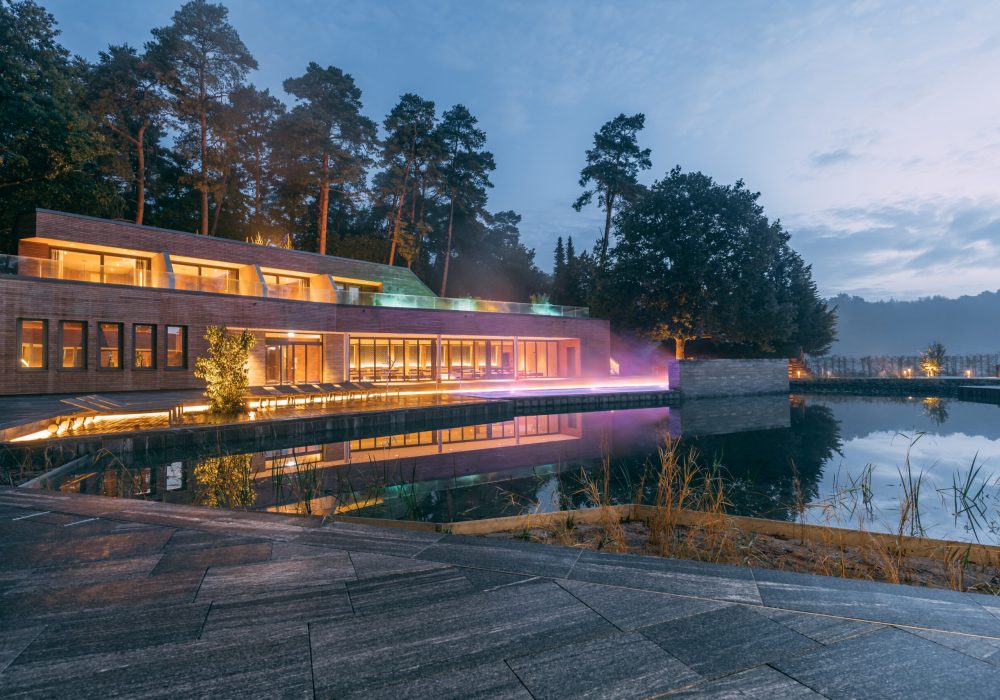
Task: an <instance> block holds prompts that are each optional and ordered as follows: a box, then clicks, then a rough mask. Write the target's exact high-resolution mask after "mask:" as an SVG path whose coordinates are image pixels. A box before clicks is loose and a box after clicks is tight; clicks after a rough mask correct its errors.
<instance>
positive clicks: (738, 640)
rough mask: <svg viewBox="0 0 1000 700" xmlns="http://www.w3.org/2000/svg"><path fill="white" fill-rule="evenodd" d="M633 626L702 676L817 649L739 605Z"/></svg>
mask: <svg viewBox="0 0 1000 700" xmlns="http://www.w3.org/2000/svg"><path fill="white" fill-rule="evenodd" d="M639 631H640V632H641V633H642V634H643V635H644V636H645V637H647V638H649V639H651V640H652V641H653V642H655V643H656V644H658V645H659V646H661V647H662V648H663V649H665V650H667V651H668V652H670V653H671V654H673V655H674V656H676V657H677V658H678V659H680V660H681V661H682V662H684V663H685V664H686V665H687V666H689V667H691V668H692V669H694V670H695V671H696V672H698V673H699V674H701V675H702V676H705V677H713V676H722V675H726V674H730V673H734V672H736V671H742V670H745V669H748V668H752V667H754V666H759V665H761V664H765V663H769V662H772V661H775V660H777V659H781V658H784V657H787V656H793V655H796V654H802V653H805V652H807V651H811V650H813V649H819V648H821V645H820V643H819V642H816V641H814V640H812V639H810V638H809V637H806V636H805V635H802V634H799V633H798V632H796V631H794V630H792V629H789V628H788V627H785V626H784V625H781V624H779V623H777V622H774V621H773V620H770V619H768V618H766V617H764V616H763V615H758V614H757V613H756V612H755V611H754V610H753V609H752V608H750V607H747V606H742V605H733V606H729V607H726V608H721V609H719V610H710V611H708V612H704V613H699V614H698V615H692V616H690V617H683V618H680V619H677V620H671V621H669V622H661V623H660V624H658V625H652V626H651V627H643V628H642V629H640V630H639Z"/></svg>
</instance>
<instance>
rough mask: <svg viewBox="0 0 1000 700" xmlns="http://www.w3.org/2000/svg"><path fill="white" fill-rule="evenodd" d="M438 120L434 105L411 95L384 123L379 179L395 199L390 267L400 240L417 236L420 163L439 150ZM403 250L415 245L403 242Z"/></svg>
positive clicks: (391, 112)
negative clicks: (416, 219)
mask: <svg viewBox="0 0 1000 700" xmlns="http://www.w3.org/2000/svg"><path fill="white" fill-rule="evenodd" d="M436 118H437V117H436V112H435V109H434V103H433V102H431V101H430V100H425V99H423V98H422V97H420V96H419V95H414V94H413V93H409V92H408V93H406V94H405V95H403V96H402V97H400V98H399V102H398V103H396V105H395V106H394V107H393V108H392V110H390V112H389V114H388V115H386V117H385V120H384V121H383V122H382V126H383V127H384V128H385V131H386V136H385V138H384V139H383V141H382V164H383V167H384V168H385V172H384V173H383V177H382V178H380V180H381V182H382V185H383V187H385V188H386V189H387V190H388V191H389V192H391V193H392V197H393V200H394V205H393V209H392V213H391V215H390V218H391V221H390V226H391V230H392V238H391V243H390V246H389V264H390V265H393V264H395V260H396V252H397V249H398V248H399V247H400V237H401V236H408V237H409V238H413V237H414V235H415V231H414V229H415V227H416V221H415V213H416V195H417V192H418V191H419V190H418V182H417V181H418V179H419V175H420V173H419V169H420V165H421V163H423V162H429V161H431V160H433V158H432V157H431V155H432V154H433V153H434V152H435V151H436V150H437V148H438V143H437V140H436V133H435V128H434V127H435V122H436ZM407 203H409V209H410V224H409V227H408V229H407V227H406V225H405V224H404V216H405V213H406V205H407ZM404 247H412V246H408V245H407V243H406V242H404Z"/></svg>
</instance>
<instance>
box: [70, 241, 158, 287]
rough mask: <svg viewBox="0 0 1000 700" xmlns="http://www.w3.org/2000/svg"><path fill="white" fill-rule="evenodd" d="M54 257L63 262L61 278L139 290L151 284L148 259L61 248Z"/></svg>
mask: <svg viewBox="0 0 1000 700" xmlns="http://www.w3.org/2000/svg"><path fill="white" fill-rule="evenodd" d="M51 255H52V259H53V260H55V261H56V262H58V263H60V265H59V268H60V277H61V278H62V279H67V280H79V281H82V282H104V283H105V284H127V285H133V286H139V287H147V286H149V285H150V284H151V280H150V261H149V260H148V259H147V258H133V257H129V256H125V255H105V254H103V253H88V252H84V251H78V250H59V249H53V250H52V251H51Z"/></svg>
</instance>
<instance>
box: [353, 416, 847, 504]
mask: <svg viewBox="0 0 1000 700" xmlns="http://www.w3.org/2000/svg"><path fill="white" fill-rule="evenodd" d="M663 427H665V426H663ZM663 434H664V431H663V430H656V429H655V426H651V427H650V429H649V430H648V431H646V432H644V433H643V434H641V435H639V436H637V435H635V434H634V433H629V434H628V440H627V441H624V440H623V441H622V442H615V441H614V440H611V443H612V444H613V454H612V460H611V493H610V496H611V498H610V500H611V502H613V503H631V502H634V501H635V500H636V495H637V493H641V496H640V497H641V498H643V499H644V500H646V501H647V502H648V501H652V497H653V494H654V493H655V490H656V484H655V483H654V481H653V475H654V474H655V471H656V469H657V467H658V462H659V458H658V448H659V447H661V446H662V444H663V442H662V435H663ZM612 437H613V436H612ZM841 444H842V442H841V437H840V425H839V423H838V421H837V419H836V418H835V417H834V414H833V411H832V410H831V409H830V408H829V407H827V406H824V405H811V406H810V405H807V404H806V402H805V401H804V400H802V399H798V398H794V399H792V402H791V407H790V427H788V428H778V429H773V430H759V431H752V432H744V433H733V434H728V435H712V436H703V437H688V438H683V439H682V440H681V445H680V449H681V450H682V451H686V450H688V449H690V448H694V449H696V450H697V451H698V453H699V455H700V456H699V460H698V461H699V464H700V465H702V466H703V467H711V466H712V464H713V463H714V462H716V461H718V462H719V463H720V464H721V466H722V470H723V474H724V476H725V480H726V483H727V486H728V488H729V493H730V498H731V501H732V506H731V508H730V511H731V512H732V513H734V514H737V515H761V516H767V517H771V518H779V519H786V520H787V519H791V518H792V517H794V504H795V503H796V501H797V495H796V486H795V476H796V473H797V475H798V479H799V489H800V493H801V498H802V500H803V502H806V503H808V502H809V501H811V500H814V499H816V498H817V497H818V493H819V482H820V479H821V477H822V474H823V466H824V465H825V464H826V463H827V461H828V460H830V459H831V458H832V457H833V455H834V453H835V452H839V450H840V447H841ZM793 464H794V465H795V468H794V470H793V468H792V465H793ZM581 470H582V471H585V472H586V473H587V474H588V475H589V476H590V478H596V477H597V475H598V474H599V473H600V471H601V459H600V458H599V457H596V456H595V458H594V459H590V460H574V461H571V462H567V463H564V464H561V465H559V466H558V468H557V469H555V470H550V469H545V470H541V469H540V470H539V473H532V474H524V473H523V472H522V473H520V474H510V475H505V474H500V475H497V474H491V475H489V476H488V477H486V478H487V479H488V480H486V481H482V482H478V483H477V481H476V479H475V477H459V478H456V479H441V480H436V481H430V482H413V481H409V482H407V480H405V479H403V480H402V481H398V482H396V483H394V484H392V485H390V486H389V487H388V488H386V489H385V491H384V495H385V500H384V502H383V503H380V504H379V505H377V506H370V507H366V508H362V509H360V510H358V511H357V512H356V513H355V514H356V515H361V516H368V517H388V518H407V519H416V520H425V521H434V522H448V521H457V520H471V519H481V518H492V517H502V516H507V515H518V514H521V513H530V512H535V511H536V510H538V509H539V505H541V506H542V508H541V509H543V510H549V509H551V508H568V509H571V508H583V507H587V506H588V505H590V504H589V503H588V499H587V496H586V495H585V494H584V493H583V492H582V485H583V484H582V482H583V479H582V477H581ZM484 476H485V475H484Z"/></svg>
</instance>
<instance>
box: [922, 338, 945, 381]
mask: <svg viewBox="0 0 1000 700" xmlns="http://www.w3.org/2000/svg"><path fill="white" fill-rule="evenodd" d="M944 358H945V349H944V345H942V344H941V343H939V342H938V341H936V340H935V341H934V342H933V343H931V344H930V345H928V346H927V349H926V350H924V351H923V352H922V353H920V369H921V370H923V372H924V374H926V375H927V376H928V377H936V376H937V375H939V374H941V368H942V367H944Z"/></svg>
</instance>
